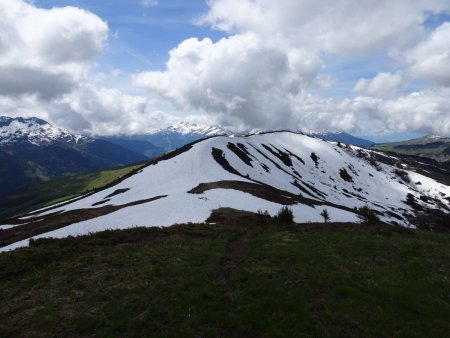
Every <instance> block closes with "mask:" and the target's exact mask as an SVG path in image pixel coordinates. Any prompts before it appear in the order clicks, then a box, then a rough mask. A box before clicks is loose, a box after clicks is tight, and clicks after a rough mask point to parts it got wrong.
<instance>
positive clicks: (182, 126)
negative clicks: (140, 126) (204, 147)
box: [141, 122, 230, 151]
mask: <svg viewBox="0 0 450 338" xmlns="http://www.w3.org/2000/svg"><path fill="white" fill-rule="evenodd" d="M226 134H230V131H228V130H226V129H223V128H222V127H220V126H217V125H214V126H208V125H202V124H196V123H190V122H180V123H177V124H174V125H172V126H170V127H167V128H164V129H156V130H151V131H149V132H148V133H147V134H145V135H141V138H142V139H143V140H145V141H147V142H150V143H151V144H154V145H155V146H158V147H160V148H162V149H164V151H171V150H174V149H176V148H179V147H181V146H183V145H185V144H188V143H190V142H193V141H196V140H199V139H202V138H205V137H210V136H216V135H226Z"/></svg>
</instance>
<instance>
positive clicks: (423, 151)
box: [371, 143, 448, 158]
mask: <svg viewBox="0 0 450 338" xmlns="http://www.w3.org/2000/svg"><path fill="white" fill-rule="evenodd" d="M395 146H396V144H395V143H394V144H389V143H387V144H380V145H376V146H373V147H371V149H375V150H380V151H387V152H392V153H397V154H402V155H410V156H420V155H422V156H424V155H428V156H431V157H432V158H434V157H435V156H439V155H441V154H442V153H443V152H444V151H445V150H446V149H447V148H448V146H440V147H430V148H418V149H401V148H396V147H395Z"/></svg>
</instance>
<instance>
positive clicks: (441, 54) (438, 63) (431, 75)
mask: <svg viewBox="0 0 450 338" xmlns="http://www.w3.org/2000/svg"><path fill="white" fill-rule="evenodd" d="M449 46H450V23H449V22H446V23H444V24H442V25H441V26H439V27H438V28H437V29H436V30H435V31H433V33H432V34H431V35H430V36H429V38H428V39H426V40H424V41H422V42H421V43H419V44H418V45H417V46H415V47H414V48H411V49H409V50H408V51H406V52H405V53H404V55H403V58H404V61H405V62H406V63H407V64H408V65H409V67H410V72H411V73H412V74H413V75H414V76H416V77H420V78H425V79H428V80H431V81H434V82H435V83H437V84H439V85H442V86H447V87H448V86H450V47H449Z"/></svg>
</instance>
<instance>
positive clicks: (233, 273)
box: [0, 218, 450, 337]
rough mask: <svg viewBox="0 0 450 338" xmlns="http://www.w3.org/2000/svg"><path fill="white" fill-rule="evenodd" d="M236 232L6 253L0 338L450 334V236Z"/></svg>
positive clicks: (147, 233)
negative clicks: (21, 337) (36, 337)
mask: <svg viewBox="0 0 450 338" xmlns="http://www.w3.org/2000/svg"><path fill="white" fill-rule="evenodd" d="M229 223H230V222H229ZM231 223H232V224H234V225H177V226H173V227H171V228H166V229H157V228H149V229H139V228H137V229H131V230H125V231H118V232H104V233H100V234H95V235H92V236H89V237H83V238H75V239H74V238H68V239H64V240H40V241H38V242H36V243H35V244H34V245H33V246H32V247H30V248H26V249H21V250H17V251H14V252H10V253H5V254H0V336H2V337H8V336H27V337H32V336H80V335H81V336H87V335H97V336H165V337H166V336H169V337H178V336H183V337H184V336H185V337H193V336H195V337H198V336H200V337H201V336H224V337H240V336H243V337H255V336H256V337H257V336H265V337H269V336H270V337H272V336H273V337H294V336H295V337H298V336H323V337H363V336H364V337H425V336H426V337H444V336H447V335H448V333H449V332H450V322H449V320H448V319H449V317H450V284H449V283H450V266H449V264H450V236H448V235H444V234H435V233H431V232H423V231H407V230H402V229H398V228H390V227H387V226H362V225H357V226H355V225H346V224H336V225H327V226H325V225H293V226H289V227H280V226H275V225H270V224H269V225H265V226H260V225H255V224H254V223H255V222H254V220H251V219H248V218H247V219H246V218H242V219H241V221H240V223H241V224H235V223H234V222H231Z"/></svg>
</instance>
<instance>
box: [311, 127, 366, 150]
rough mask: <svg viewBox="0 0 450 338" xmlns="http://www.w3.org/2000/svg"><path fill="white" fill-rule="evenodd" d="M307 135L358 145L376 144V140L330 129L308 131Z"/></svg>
mask: <svg viewBox="0 0 450 338" xmlns="http://www.w3.org/2000/svg"><path fill="white" fill-rule="evenodd" d="M307 135H309V136H313V137H316V138H320V139H322V140H324V141H330V142H341V143H345V144H351V145H354V146H357V147H370V146H373V145H374V144H375V142H372V141H369V140H365V139H362V138H359V137H355V136H353V135H350V134H347V133H344V132H337V133H333V132H328V131H319V132H310V133H307Z"/></svg>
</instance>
